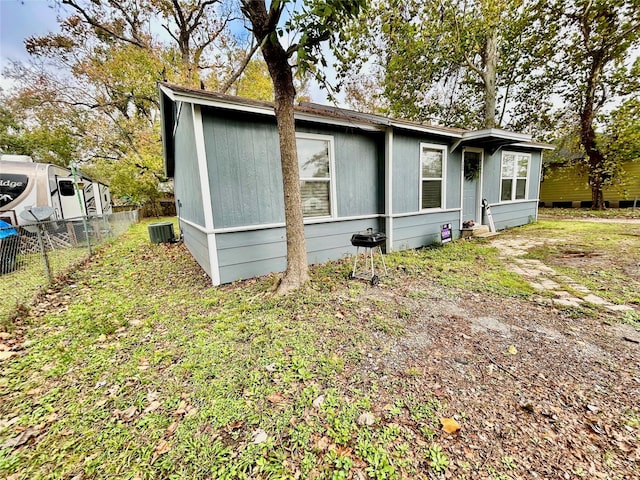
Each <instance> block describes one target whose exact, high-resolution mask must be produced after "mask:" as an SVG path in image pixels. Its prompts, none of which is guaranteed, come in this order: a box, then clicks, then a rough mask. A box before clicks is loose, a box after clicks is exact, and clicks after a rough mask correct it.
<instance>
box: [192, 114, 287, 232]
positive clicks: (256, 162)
mask: <svg viewBox="0 0 640 480" xmlns="http://www.w3.org/2000/svg"><path fill="white" fill-rule="evenodd" d="M202 123H203V130H204V138H205V151H206V155H207V166H208V171H209V188H210V190H211V208H212V210H213V224H214V225H215V227H216V228H229V227H242V226H247V225H264V224H273V223H280V222H283V221H284V199H283V196H282V174H281V172H280V155H279V151H280V149H279V146H278V131H277V128H276V125H275V121H273V120H271V119H269V118H263V117H258V116H256V115H251V114H246V113H243V114H239V113H235V112H224V113H217V112H216V111H214V110H212V109H209V108H203V109H202Z"/></svg>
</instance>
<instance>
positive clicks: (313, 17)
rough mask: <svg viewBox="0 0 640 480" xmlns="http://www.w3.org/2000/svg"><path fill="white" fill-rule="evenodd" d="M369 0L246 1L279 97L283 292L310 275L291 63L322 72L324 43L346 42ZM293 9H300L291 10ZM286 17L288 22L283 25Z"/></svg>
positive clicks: (244, 9)
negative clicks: (284, 245) (284, 234)
mask: <svg viewBox="0 0 640 480" xmlns="http://www.w3.org/2000/svg"><path fill="white" fill-rule="evenodd" d="M267 3H269V5H268V6H267ZM364 4H365V0H305V1H303V2H302V3H301V4H298V3H297V2H295V1H292V0H272V1H271V2H267V1H266V0H241V5H242V7H241V10H242V13H243V14H244V16H245V17H246V18H247V20H248V21H249V22H250V28H251V31H252V32H253V35H254V37H255V39H256V41H257V43H258V44H259V45H260V47H261V50H262V55H263V57H264V60H265V62H266V63H267V67H268V69H269V75H270V76H271V80H272V82H273V89H274V95H275V116H276V122H277V125H278V134H279V138H280V163H281V168H282V180H283V191H284V207H285V222H286V227H287V228H286V231H287V269H286V271H285V274H284V276H283V278H282V280H281V282H280V285H279V287H278V291H279V292H280V293H287V292H290V291H291V290H294V289H296V288H298V287H300V286H301V285H302V284H304V283H305V282H306V281H307V280H308V279H309V273H308V265H307V250H306V242H305V236H304V221H303V214H302V200H301V194H300V175H299V168H298V154H297V150H296V132H295V121H294V108H293V104H294V100H295V96H296V89H295V86H294V73H293V69H294V65H293V64H292V63H291V62H292V61H295V62H296V66H297V68H298V69H299V70H300V71H301V72H305V71H309V70H313V71H315V72H316V73H317V74H318V75H321V70H319V69H318V67H319V66H320V65H325V66H326V61H325V60H324V57H323V53H322V50H321V46H322V44H323V43H324V42H328V43H329V45H330V46H335V45H336V44H338V43H340V41H341V40H343V36H342V29H343V28H344V27H345V26H346V24H347V23H348V22H349V21H350V20H351V19H352V18H354V17H355V16H356V15H357V14H358V13H359V12H360V9H361V8H362V6H363V5H364ZM287 7H294V9H292V10H293V11H287V10H286V9H287ZM295 7H297V8H295ZM285 13H286V15H287V16H288V19H287V18H285ZM283 21H284V22H285V24H284V25H282V24H281V22H283ZM285 31H286V32H287V33H289V34H290V35H296V33H297V36H296V37H295V39H294V40H293V42H292V43H291V44H290V45H283V44H282V43H281V40H280V39H281V37H283V35H284V33H285ZM293 59H295V60H293Z"/></svg>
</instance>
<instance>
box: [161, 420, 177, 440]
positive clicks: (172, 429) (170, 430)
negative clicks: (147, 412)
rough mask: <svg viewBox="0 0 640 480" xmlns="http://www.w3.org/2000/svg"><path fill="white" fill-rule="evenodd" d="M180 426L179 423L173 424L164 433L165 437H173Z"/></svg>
mask: <svg viewBox="0 0 640 480" xmlns="http://www.w3.org/2000/svg"><path fill="white" fill-rule="evenodd" d="M178 425H179V424H178V422H173V423H172V424H171V425H169V426H168V427H167V429H166V430H165V432H164V434H165V436H167V437H170V436H171V435H173V434H174V433H175V431H176V430H177V429H178Z"/></svg>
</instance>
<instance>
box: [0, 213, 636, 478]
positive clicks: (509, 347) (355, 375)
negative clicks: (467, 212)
mask: <svg viewBox="0 0 640 480" xmlns="http://www.w3.org/2000/svg"><path fill="white" fill-rule="evenodd" d="M563 225H565V226H563ZM586 225H590V224H586ZM566 228H569V227H566V224H562V223H558V222H540V223H539V224H537V225H533V226H530V227H527V228H521V229H516V230H514V231H512V232H509V233H506V234H505V236H507V237H508V236H509V235H512V236H523V235H524V236H526V235H529V236H532V237H535V238H540V237H541V236H544V235H551V236H557V235H558V234H559V231H563V229H566ZM585 228H586V229H587V230H585V231H581V232H578V230H576V228H575V227H570V228H569V229H570V231H571V233H570V235H571V238H574V239H575V238H582V240H580V241H581V243H580V248H582V249H583V250H585V251H586V250H587V249H591V248H592V249H593V251H602V250H604V249H606V251H607V252H609V253H606V255H610V258H613V259H617V258H621V257H622V256H623V255H622V252H624V256H625V262H627V261H628V265H633V262H635V265H636V266H637V265H639V264H640V245H639V244H638V238H639V237H634V236H629V238H628V239H627V237H625V239H626V240H629V242H631V243H630V244H629V245H627V244H624V245H622V243H621V242H618V241H609V242H606V241H603V240H604V239H603V238H601V237H602V236H603V235H601V234H600V233H596V234H592V233H589V232H592V231H593V228H600V226H596V227H592V229H591V230H588V227H585ZM597 232H602V230H597ZM615 232H617V233H614V230H612V231H611V232H609V233H606V235H611V236H612V237H611V238H613V239H614V240H618V239H619V238H618V237H617V235H621V234H620V231H619V230H615ZM613 235H616V237H615V238H614V237H613ZM623 236H624V235H623ZM576 241H577V240H576ZM598 242H602V243H598ZM633 242H636V243H633ZM554 245H555V246H552V245H550V246H546V247H541V248H542V249H541V250H540V251H536V252H532V253H531V255H536V256H537V257H539V258H544V259H545V261H549V262H561V263H562V261H564V260H563V257H562V255H563V253H562V250H561V249H560V247H558V246H557V245H556V244H554ZM556 248H557V249H556ZM554 249H556V250H554ZM565 253H566V252H565ZM387 260H388V265H389V267H390V276H389V277H386V278H383V279H382V282H381V285H380V286H378V287H371V286H369V284H368V283H365V282H361V281H353V280H348V279H347V277H348V274H349V272H350V268H351V265H350V263H349V261H348V260H345V261H344V262H333V263H329V264H326V265H323V266H317V267H314V268H313V272H312V276H313V282H312V283H311V284H310V285H309V286H308V287H306V288H305V289H303V290H301V291H299V292H297V293H295V294H293V295H291V296H289V297H286V298H278V297H274V296H273V295H272V293H271V292H272V289H273V286H274V284H275V282H276V277H275V276H269V277H265V278H261V279H258V280H251V281H245V282H238V283H236V284H233V285H228V286H223V287H219V288H211V287H209V286H208V284H207V280H208V279H207V278H206V277H205V276H204V275H203V273H202V271H201V270H200V269H199V267H198V266H197V265H196V264H195V263H194V261H193V260H192V259H191V257H190V256H189V255H188V253H187V252H186V250H185V249H184V247H183V246H182V245H152V244H150V243H149V242H148V240H147V232H146V225H145V224H142V225H137V226H135V227H134V228H133V229H132V230H131V231H130V232H129V233H128V234H127V235H125V236H124V237H123V238H122V240H121V241H120V242H119V243H118V245H114V246H112V247H109V248H108V249H106V250H104V251H102V252H101V253H99V254H98V255H97V256H96V258H94V259H93V260H91V261H90V263H88V264H87V265H86V267H85V268H83V269H82V271H78V272H76V273H75V274H73V275H72V276H71V277H70V278H69V281H68V283H67V284H65V285H64V286H60V287H58V288H56V289H51V290H49V291H48V292H46V294H45V295H43V296H42V297H41V299H40V301H39V302H38V303H37V304H36V305H35V306H34V307H33V308H32V309H31V312H30V313H29V314H28V315H25V316H23V318H21V319H19V320H18V321H17V323H16V325H15V327H14V328H12V329H11V331H9V332H4V333H0V358H2V359H3V360H0V477H2V478H5V477H6V478H11V479H37V478H74V479H84V478H105V479H106V478H125V479H152V478H171V479H181V478H184V479H194V478H203V479H207V478H211V479H236V478H252V479H267V478H273V479H281V478H285V479H286V478H292V479H293V478H328V479H348V478H353V479H367V478H372V479H379V480H380V479H399V478H406V479H410V478H411V479H413V478H460V479H465V478H467V479H489V478H491V479H529V478H568V479H571V478H603V479H632V478H640V476H639V475H638V471H640V446H639V445H640V406H639V405H640V349H639V346H638V344H636V343H634V342H633V341H628V340H625V338H634V337H633V335H630V331H631V332H632V333H633V332H636V331H635V330H634V328H636V327H639V326H640V322H637V323H636V322H635V319H634V317H633V315H627V317H622V315H620V316H617V317H616V316H614V315H613V314H610V313H605V312H604V311H600V310H598V309H597V308H591V307H589V308H584V309H578V308H571V309H558V308H554V307H551V306H549V305H547V304H546V303H544V302H536V301H534V299H535V292H534V291H533V289H532V288H531V287H530V286H529V285H528V284H527V283H526V282H524V281H523V280H522V279H521V278H520V277H519V276H518V275H516V274H514V273H511V272H509V271H507V270H506V269H505V267H504V265H503V264H502V262H501V261H500V260H499V259H498V255H497V251H496V250H495V249H494V248H492V247H491V243H490V242H462V241H461V242H455V243H453V244H449V245H446V246H445V247H443V248H436V249H423V250H419V251H409V252H402V253H396V254H392V255H389V256H388V257H387ZM625 265H626V263H625ZM567 268H568V269H571V268H574V266H570V265H567ZM594 268H595V267H594ZM574 270H575V272H576V274H579V272H580V271H584V272H585V273H586V275H584V277H586V278H589V277H590V276H591V275H590V274H588V271H587V270H586V269H584V268H583V267H581V266H577V267H575V268H574ZM595 270H600V271H603V272H610V271H615V276H616V279H618V277H619V279H620V280H619V281H618V280H616V282H614V283H615V285H616V287H615V290H616V293H615V296H616V298H617V299H624V301H626V302H629V303H630V304H631V305H633V306H634V307H635V308H636V311H635V312H638V310H639V309H640V302H639V301H638V299H637V297H634V296H633V295H632V294H629V293H628V292H626V291H625V290H624V288H623V287H624V285H625V282H626V283H627V284H629V285H635V284H637V282H638V281H640V279H639V277H638V270H637V269H635V270H634V269H633V268H626V269H625V268H623V265H620V268H618V263H616V264H611V263H610V262H604V263H603V264H600V265H599V266H598V267H597V269H595ZM595 270H594V271H595ZM567 271H568V272H570V270H567ZM625 279H626V280H625ZM632 282H636V283H635V284H634V283H632ZM636 293H637V291H636ZM625 319H626V320H628V323H626V324H625V323H622V320H625ZM452 420H453V421H452ZM443 424H446V430H448V431H446V430H445V429H443ZM458 426H460V430H458V431H454V430H456V429H457V428H458Z"/></svg>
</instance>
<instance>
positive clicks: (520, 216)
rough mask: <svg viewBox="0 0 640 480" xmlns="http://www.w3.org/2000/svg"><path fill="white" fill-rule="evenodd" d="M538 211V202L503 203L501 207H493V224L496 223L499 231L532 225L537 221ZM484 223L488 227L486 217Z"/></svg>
mask: <svg viewBox="0 0 640 480" xmlns="http://www.w3.org/2000/svg"><path fill="white" fill-rule="evenodd" d="M537 211H538V201H537V200H529V201H520V202H513V203H503V204H500V205H493V206H492V207H491V214H492V215H493V222H494V223H495V225H496V229H497V230H504V229H505V228H512V227H519V226H521V225H526V224H527V223H531V222H533V221H534V220H535V219H536V212H537ZM483 223H485V225H488V220H487V219H486V216H485V218H484V222H483Z"/></svg>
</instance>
